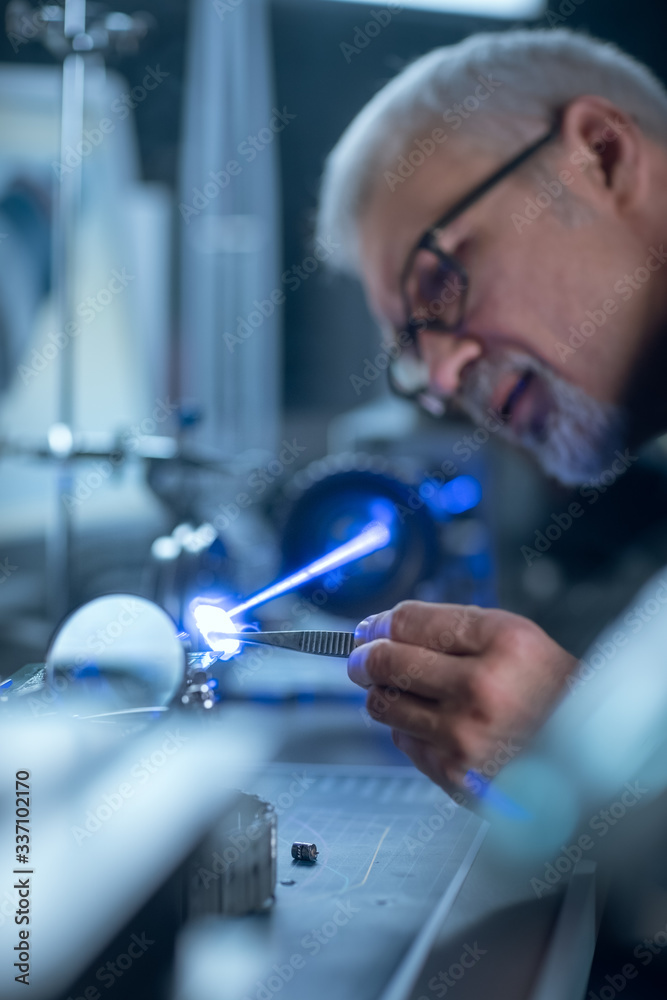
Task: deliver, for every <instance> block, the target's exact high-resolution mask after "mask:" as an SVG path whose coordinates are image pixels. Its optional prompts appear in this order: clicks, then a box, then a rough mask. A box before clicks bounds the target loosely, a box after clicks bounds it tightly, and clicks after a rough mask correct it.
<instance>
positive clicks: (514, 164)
mask: <svg viewBox="0 0 667 1000" xmlns="http://www.w3.org/2000/svg"><path fill="white" fill-rule="evenodd" d="M560 129H561V121H560V116H559V117H557V118H555V119H554V121H553V122H552V124H551V126H550V127H549V129H548V131H547V132H545V133H544V134H543V135H541V136H540V137H539V138H538V139H536V140H535V141H534V142H532V143H531V144H530V145H529V146H527V147H526V148H525V149H522V150H521V151H520V152H519V153H517V155H516V156H514V157H512V159H511V160H509V161H508V162H507V163H504V164H503V165H502V166H501V167H499V168H498V169H497V170H494V172H493V173H492V174H490V175H489V176H488V177H486V178H485V179H484V180H483V181H480V183H479V184H477V185H476V186H475V187H474V188H473V189H472V191H469V192H468V194H466V195H464V197H463V198H461V199H460V201H458V202H457V203H456V204H455V205H453V206H452V207H451V208H450V209H448V210H447V211H446V212H445V214H444V215H442V216H441V217H440V218H439V219H438V220H437V221H436V222H434V223H433V225H431V226H429V228H428V229H427V230H425V232H424V233H422V235H421V236H420V238H419V239H418V240H417V242H416V243H415V245H414V246H413V248H412V250H411V251H410V253H409V254H408V256H407V259H406V262H405V265H404V267H403V271H402V272H401V278H400V287H401V296H402V298H403V303H404V305H405V315H406V317H407V321H406V323H405V325H404V327H403V330H402V331H401V332H400V334H399V337H400V342H401V343H402V344H405V341H406V338H407V346H410V345H413V346H415V347H416V346H417V334H418V333H420V332H421V331H423V330H425V329H432V330H439V331H442V332H443V333H447V332H450V333H451V332H454V333H455V332H456V331H457V330H459V329H460V327H461V325H462V323H463V317H464V315H465V302H466V296H467V291H468V285H469V280H468V275H467V273H466V270H465V268H464V267H463V265H462V264H461V263H460V262H459V261H457V260H456V258H455V257H454V256H452V255H451V254H448V253H446V252H445V251H444V250H442V249H441V248H440V247H439V246H438V243H437V234H438V232H439V231H440V230H441V229H444V228H445V226H448V225H450V223H452V222H454V220H455V219H457V218H458V217H459V216H460V215H463V213H464V212H465V211H467V209H469V208H470V207H471V205H473V204H474V203H475V202H476V201H479V199H480V198H482V197H483V196H484V195H485V194H486V193H487V191H490V190H491V188H493V187H495V186H496V184H499V183H500V181H502V180H504V178H505V177H507V176H508V175H509V174H511V173H513V172H514V171H515V170H517V169H518V168H519V167H520V166H521V165H522V164H523V163H525V162H526V160H528V159H529V158H530V157H531V156H533V155H534V154H535V153H537V151H538V150H539V149H541V148H542V147H543V146H545V145H546V144H547V143H548V142H551V141H552V139H555V138H556V136H558V135H559V134H560ZM420 250H429V251H430V252H431V253H433V254H435V256H437V257H438V258H439V259H440V260H441V261H442V262H443V263H444V264H446V265H447V266H448V267H449V269H450V270H451V271H452V272H453V273H455V274H457V275H458V276H459V279H460V281H461V287H462V292H461V294H460V296H459V315H458V318H457V320H456V322H455V323H445V322H444V321H443V320H441V319H432V320H426V319H424V318H421V317H419V318H417V317H415V316H413V315H411V306H410V300H409V297H408V294H407V289H406V284H407V280H408V278H409V276H410V274H411V273H412V268H413V265H414V261H415V257H416V256H417V254H418V253H419V251H420ZM393 367H394V363H392V364H390V365H389V368H388V372H387V374H388V375H389V384H390V387H391V389H392V390H393V391H394V392H396V393H397V394H398V395H399V396H402V397H403V398H409V399H410V398H411V399H418V398H419V397H420V396H422V395H423V390H417V391H416V392H413V393H406V392H405V391H402V390H401V389H400V388H399V386H398V384H397V382H396V380H395V378H394V377H392V368H393Z"/></svg>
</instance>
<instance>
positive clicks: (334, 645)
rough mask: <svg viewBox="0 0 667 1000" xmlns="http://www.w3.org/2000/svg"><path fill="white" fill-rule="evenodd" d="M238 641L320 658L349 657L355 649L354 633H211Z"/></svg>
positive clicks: (217, 636) (213, 635)
mask: <svg viewBox="0 0 667 1000" xmlns="http://www.w3.org/2000/svg"><path fill="white" fill-rule="evenodd" d="M213 637H215V638H216V639H236V640H237V642H255V643H259V644H260V645H267V646H282V648H283V649H294V650H296V651H297V652H298V653H316V654H318V655H319V656H344V657H348V656H349V655H350V653H351V652H352V650H353V649H354V645H355V643H354V632H319V631H315V630H313V631H306V632H299V631H288V632H211V638H213Z"/></svg>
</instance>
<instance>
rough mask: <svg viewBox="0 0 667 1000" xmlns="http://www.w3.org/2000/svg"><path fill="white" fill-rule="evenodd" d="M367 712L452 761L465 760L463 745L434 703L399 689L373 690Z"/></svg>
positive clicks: (368, 700) (369, 696) (370, 692)
mask: <svg viewBox="0 0 667 1000" xmlns="http://www.w3.org/2000/svg"><path fill="white" fill-rule="evenodd" d="M366 709H367V711H368V714H369V715H370V716H371V718H373V719H375V720H376V721H377V722H382V723H383V724H384V725H387V726H390V727H391V728H392V729H395V730H399V731H400V732H402V733H405V734H406V735H408V736H414V737H415V738H416V739H419V740H422V741H423V742H425V743H429V744H431V745H434V746H435V747H436V748H437V749H438V750H439V751H442V752H443V753H445V754H446V755H447V757H448V758H451V759H452V760H456V761H459V762H462V761H463V751H462V748H461V746H460V743H459V742H458V741H457V739H456V738H455V736H454V733H453V731H452V730H451V729H450V728H448V727H446V726H445V725H444V724H443V723H444V721H445V720H443V718H442V713H441V712H440V711H439V710H438V707H437V706H436V704H435V703H434V702H429V701H425V700H424V699H423V698H418V697H417V696H416V695H412V694H409V693H406V692H403V691H398V690H397V689H396V688H378V687H372V688H371V689H370V691H369V692H368V697H367V699H366Z"/></svg>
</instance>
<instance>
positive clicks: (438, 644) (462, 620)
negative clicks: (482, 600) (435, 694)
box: [354, 601, 499, 655]
mask: <svg viewBox="0 0 667 1000" xmlns="http://www.w3.org/2000/svg"><path fill="white" fill-rule="evenodd" d="M498 614H499V613H498V612H497V611H496V610H495V609H494V608H478V607H477V606H476V605H462V604H429V603H427V602H425V601H402V602H401V603H400V604H397V605H396V607H395V608H392V609H391V610H390V611H383V612H381V613H380V614H379V615H371V616H370V617H369V618H366V619H364V621H363V622H360V623H359V625H357V628H356V630H355V633H354V634H355V638H356V641H357V643H358V644H359V645H361V644H363V643H366V642H372V641H373V640H374V639H393V640H394V641H395V642H404V643H408V644H410V645H415V646H424V647H426V648H428V649H435V650H443V651H446V652H448V653H454V654H458V655H460V654H472V653H479V652H481V651H482V650H483V649H484V648H485V647H486V645H487V644H488V642H489V638H490V635H491V634H492V632H493V629H494V627H495V626H494V622H496V621H497V618H498Z"/></svg>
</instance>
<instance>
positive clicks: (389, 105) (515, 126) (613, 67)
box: [317, 28, 667, 273]
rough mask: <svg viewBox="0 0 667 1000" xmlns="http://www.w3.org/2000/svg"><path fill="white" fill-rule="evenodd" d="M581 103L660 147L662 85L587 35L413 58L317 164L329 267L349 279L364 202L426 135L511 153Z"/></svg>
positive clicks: (547, 33) (497, 41)
mask: <svg viewBox="0 0 667 1000" xmlns="http://www.w3.org/2000/svg"><path fill="white" fill-rule="evenodd" d="M584 94H589V95H592V94H594V95H596V96H598V97H603V98H606V99H607V100H609V101H610V102H612V103H613V104H615V105H616V106H617V107H618V108H619V109H620V110H621V111H623V112H625V114H626V115H629V116H630V117H631V118H633V119H634V121H635V122H636V123H637V124H638V125H639V127H640V128H641V129H642V130H643V131H645V132H646V133H647V134H648V135H649V136H650V137H651V138H653V139H656V140H657V141H659V142H667V91H666V90H665V88H664V87H663V85H662V84H661V83H660V81H659V80H658V79H657V78H656V77H655V76H654V75H653V74H652V73H651V71H650V70H649V69H647V67H646V66H644V65H643V64H642V63H640V62H638V61H637V60H636V59H633V58H632V57H631V56H629V55H627V54H626V53H624V52H622V51H621V50H620V49H618V48H617V47H616V46H615V45H612V44H610V43H608V42H602V41H599V40H597V39H594V38H590V37H588V36H587V35H583V34H576V33H575V32H573V31H569V30H567V29H563V28H561V29H558V30H549V29H544V30H542V29H540V30H534V31H528V30H517V31H505V32H497V33H493V34H478V35H471V36H469V37H468V38H466V39H465V40H464V41H462V42H459V43H458V44H457V45H448V46H445V47H443V48H438V49H434V50H433V51H432V52H429V53H428V54H427V55H425V56H422V57H421V58H420V59H417V60H416V61H415V62H413V63H412V64H411V65H409V66H408V67H406V69H404V70H403V71H402V72H401V73H400V74H399V75H398V76H396V77H395V78H394V79H393V80H391V81H390V82H389V83H388V84H386V86H384V87H383V88H382V89H381V90H380V91H379V92H378V93H377V94H376V95H375V97H373V98H372V99H371V100H370V101H369V102H368V104H366V106H365V107H364V108H362V110H361V111H360V112H359V114H358V115H357V116H356V118H355V119H354V120H353V121H352V123H351V124H350V125H349V126H348V128H347V129H346V130H345V132H344V133H343V135H342V136H341V138H340V139H339V141H338V143H337V144H336V146H335V147H334V149H333V150H332V151H331V153H330V154H329V156H328V158H327V161H326V166H325V170H324V176H323V180H322V188H321V195H320V207H319V214H318V221H317V231H318V235H319V236H320V237H325V238H327V237H330V238H332V239H333V241H335V242H337V243H339V244H340V245H341V250H340V251H338V252H337V253H336V254H335V255H334V257H333V259H332V263H333V265H334V266H335V267H337V268H338V269H340V270H344V271H348V272H350V273H355V272H357V271H358V270H359V253H360V251H359V235H358V226H359V221H360V219H361V218H362V217H363V213H364V209H365V206H366V204H367V203H368V199H369V195H370V194H371V192H372V191H373V189H374V188H375V187H376V186H377V184H378V182H379V180H380V179H381V178H382V177H383V176H384V178H385V180H386V181H387V183H389V184H390V186H391V184H392V183H395V184H398V183H400V179H399V178H398V175H396V173H395V171H396V169H397V166H398V164H399V163H400V158H401V157H402V156H404V155H405V154H406V153H410V154H411V155H412V160H411V161H410V162H419V153H421V154H422V156H425V155H428V150H429V149H430V148H431V146H430V145H428V142H427V140H428V139H429V138H430V137H432V136H433V135H434V130H439V132H438V139H439V145H442V143H444V142H445V139H446V138H447V137H449V135H450V133H451V132H453V131H456V130H457V129H458V128H459V127H461V131H462V132H464V133H465V135H466V136H470V137H471V141H475V142H477V143H481V144H484V145H485V146H489V145H492V146H494V147H495V148H496V149H498V150H500V151H503V152H504V151H506V150H507V151H510V150H516V147H517V143H518V142H520V141H522V140H523V139H528V141H530V139H532V138H534V137H536V136H537V135H538V134H539V130H540V128H541V127H543V126H546V125H548V124H549V123H550V122H551V121H552V120H553V118H554V116H555V114H556V113H557V112H558V111H559V110H561V109H562V108H564V107H565V106H566V105H567V104H568V103H569V102H570V101H572V100H573V99H574V98H576V97H579V96H582V95H584ZM457 105H458V108H457ZM441 136H444V137H445V138H441ZM425 142H426V145H425ZM420 143H421V145H420ZM431 143H432V145H433V146H434V147H435V146H436V145H438V144H436V143H433V140H432V139H431ZM413 147H414V148H413ZM392 177H393V178H394V181H392V180H391V178H392Z"/></svg>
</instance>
